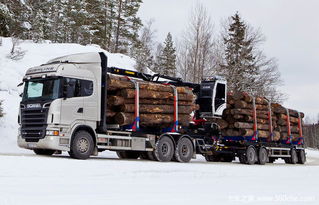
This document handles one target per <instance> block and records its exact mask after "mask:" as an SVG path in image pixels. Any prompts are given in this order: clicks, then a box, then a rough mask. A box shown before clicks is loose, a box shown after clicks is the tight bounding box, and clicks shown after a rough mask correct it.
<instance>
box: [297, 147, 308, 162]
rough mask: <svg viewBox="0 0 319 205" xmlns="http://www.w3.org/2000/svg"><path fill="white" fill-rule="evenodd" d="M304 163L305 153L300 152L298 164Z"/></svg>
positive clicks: (303, 151)
mask: <svg viewBox="0 0 319 205" xmlns="http://www.w3.org/2000/svg"><path fill="white" fill-rule="evenodd" d="M304 163H306V153H305V150H303V149H302V150H300V151H299V153H298V164H304Z"/></svg>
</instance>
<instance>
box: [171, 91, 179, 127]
mask: <svg viewBox="0 0 319 205" xmlns="http://www.w3.org/2000/svg"><path fill="white" fill-rule="evenodd" d="M171 87H172V89H173V92H174V122H173V123H174V124H173V128H172V129H171V132H178V92H177V89H176V87H175V86H173V85H171Z"/></svg>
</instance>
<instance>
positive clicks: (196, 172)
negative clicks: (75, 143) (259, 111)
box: [0, 151, 319, 205]
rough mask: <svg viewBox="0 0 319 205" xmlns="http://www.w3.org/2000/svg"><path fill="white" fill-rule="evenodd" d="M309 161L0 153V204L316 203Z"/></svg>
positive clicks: (316, 168)
mask: <svg viewBox="0 0 319 205" xmlns="http://www.w3.org/2000/svg"><path fill="white" fill-rule="evenodd" d="M310 153H311V156H310V157H313V156H312V154H313V153H316V154H315V156H317V157H318V156H319V152H318V151H311V152H310ZM308 157H309V156H308ZM314 159H315V162H316V163H308V164H306V165H287V164H283V163H275V164H267V165H264V166H261V165H252V166H250V165H242V164H239V163H238V162H233V163H208V162H205V161H204V159H203V158H202V157H200V158H199V159H197V160H193V161H191V162H190V163H176V162H169V163H161V162H152V161H145V160H120V159H117V158H116V156H115V155H114V153H111V152H105V153H103V154H102V155H101V156H100V157H94V158H92V159H89V160H85V161H81V160H73V159H70V158H69V157H67V156H64V155H63V156H53V157H40V156H36V155H33V154H24V155H19V154H0V160H1V167H0V178H1V180H0V204H24V205H28V204H32V205H36V204H43V203H44V204H48V205H49V204H77V205H82V204H83V205H86V204H88V203H91V204H101V205H102V204H103V205H104V204H112V205H115V204H139V205H143V204H153V205H157V204H176V205H179V204H183V205H184V204H203V203H205V204H256V203H258V204H318V202H317V200H318V197H319V194H318V191H317V187H318V186H319V181H318V179H317V178H318V173H319V166H318V161H319V158H314Z"/></svg>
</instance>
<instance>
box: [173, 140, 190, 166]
mask: <svg viewBox="0 0 319 205" xmlns="http://www.w3.org/2000/svg"><path fill="white" fill-rule="evenodd" d="M193 154H194V148H193V143H192V141H191V140H189V139H188V138H186V137H183V138H181V139H179V140H178V142H177V145H176V150H175V155H174V158H175V159H176V160H177V161H178V162H189V161H190V160H191V159H192V157H193Z"/></svg>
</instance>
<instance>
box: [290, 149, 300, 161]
mask: <svg viewBox="0 0 319 205" xmlns="http://www.w3.org/2000/svg"><path fill="white" fill-rule="evenodd" d="M290 155H291V157H290V158H291V160H290V162H291V164H297V162H298V155H297V151H296V149H291V151H290Z"/></svg>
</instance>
